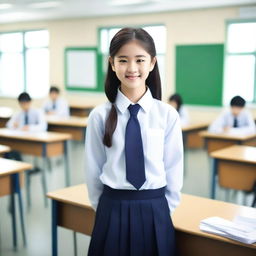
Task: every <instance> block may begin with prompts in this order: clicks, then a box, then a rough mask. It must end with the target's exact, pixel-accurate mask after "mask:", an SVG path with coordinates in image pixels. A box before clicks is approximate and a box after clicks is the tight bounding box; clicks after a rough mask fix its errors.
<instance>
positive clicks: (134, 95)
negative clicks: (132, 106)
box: [121, 85, 147, 103]
mask: <svg viewBox="0 0 256 256" xmlns="http://www.w3.org/2000/svg"><path fill="white" fill-rule="evenodd" d="M146 91H147V87H146V86H141V87H139V88H133V89H131V88H127V87H124V86H122V85H121V92H122V93H123V94H124V95H125V96H126V97H127V98H128V99H129V100H130V101H131V102H133V103H137V102H138V101H139V100H140V99H141V98H142V96H143V95H144V94H145V93H146Z"/></svg>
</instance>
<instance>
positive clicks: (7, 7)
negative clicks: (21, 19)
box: [0, 3, 12, 10]
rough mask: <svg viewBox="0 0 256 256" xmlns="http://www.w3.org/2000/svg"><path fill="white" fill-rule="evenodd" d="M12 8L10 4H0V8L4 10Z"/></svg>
mask: <svg viewBox="0 0 256 256" xmlns="http://www.w3.org/2000/svg"><path fill="white" fill-rule="evenodd" d="M10 8H12V4H5V3H3V4H0V10H6V9H10Z"/></svg>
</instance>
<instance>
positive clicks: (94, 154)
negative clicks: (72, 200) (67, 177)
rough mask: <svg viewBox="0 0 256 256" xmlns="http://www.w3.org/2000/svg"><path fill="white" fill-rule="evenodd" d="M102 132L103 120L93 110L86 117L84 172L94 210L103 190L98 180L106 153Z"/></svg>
mask: <svg viewBox="0 0 256 256" xmlns="http://www.w3.org/2000/svg"><path fill="white" fill-rule="evenodd" d="M103 132H104V124H103V121H102V120H100V116H99V114H98V113H96V111H95V110H93V111H92V112H91V113H90V115H89V119H88V125H87V128H86V138H85V153H86V154H85V167H86V168H85V173H86V184H87V188H88V194H89V199H90V201H91V204H92V207H93V208H94V210H96V208H97V205H98V201H99V197H100V195H101V193H102V191H103V184H102V182H101V180H100V175H101V173H102V167H103V164H104V163H105V162H106V154H105V149H104V145H103V142H102V139H103Z"/></svg>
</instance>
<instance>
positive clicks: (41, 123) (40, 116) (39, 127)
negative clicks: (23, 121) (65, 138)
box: [29, 110, 47, 132]
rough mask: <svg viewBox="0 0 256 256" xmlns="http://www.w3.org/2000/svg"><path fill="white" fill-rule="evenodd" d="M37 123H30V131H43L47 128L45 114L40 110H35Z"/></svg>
mask: <svg viewBox="0 0 256 256" xmlns="http://www.w3.org/2000/svg"><path fill="white" fill-rule="evenodd" d="M36 118H37V124H30V125H29V131H30V132H43V131H46V130H47V122H46V120H45V115H44V113H43V111H42V110H38V111H37V117H36Z"/></svg>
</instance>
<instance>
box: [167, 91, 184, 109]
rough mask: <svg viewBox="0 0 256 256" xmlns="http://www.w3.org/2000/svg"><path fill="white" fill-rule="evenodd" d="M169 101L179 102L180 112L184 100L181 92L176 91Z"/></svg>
mask: <svg viewBox="0 0 256 256" xmlns="http://www.w3.org/2000/svg"><path fill="white" fill-rule="evenodd" d="M169 101H174V102H176V104H177V111H178V112H180V108H181V106H182V104H183V100H182V98H181V96H180V94H178V93H175V94H173V95H171V96H170V98H169Z"/></svg>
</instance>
